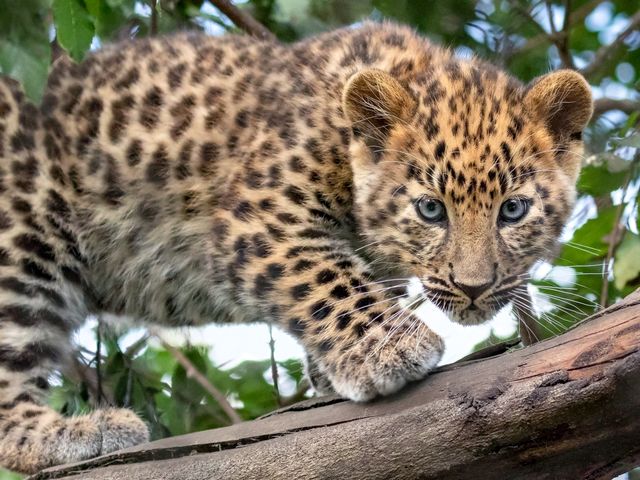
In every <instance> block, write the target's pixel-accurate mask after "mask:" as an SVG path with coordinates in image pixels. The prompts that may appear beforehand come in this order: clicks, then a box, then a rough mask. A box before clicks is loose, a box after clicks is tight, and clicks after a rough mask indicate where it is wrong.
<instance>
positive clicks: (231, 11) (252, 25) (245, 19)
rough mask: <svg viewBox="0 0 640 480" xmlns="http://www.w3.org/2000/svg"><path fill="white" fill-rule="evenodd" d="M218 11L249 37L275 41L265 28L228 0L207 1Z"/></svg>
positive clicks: (273, 36)
mask: <svg viewBox="0 0 640 480" xmlns="http://www.w3.org/2000/svg"><path fill="white" fill-rule="evenodd" d="M209 1H210V2H211V3H212V4H213V5H214V6H215V7H216V8H217V9H218V10H220V11H221V12H222V13H224V14H225V15H226V16H227V18H229V20H231V21H232V22H233V23H234V24H235V25H236V26H237V27H238V28H240V29H242V30H244V31H245V32H247V33H248V34H249V35H253V36H254V37H258V38H261V39H263V40H274V41H277V38H276V36H275V35H274V34H273V33H271V32H270V31H269V29H268V28H267V27H265V26H264V25H262V24H261V23H260V22H258V21H257V20H256V19H255V18H253V17H252V16H251V15H249V14H248V13H247V12H244V11H242V10H240V9H239V8H238V7H236V6H235V5H234V4H233V3H232V2H230V1H229V0H209Z"/></svg>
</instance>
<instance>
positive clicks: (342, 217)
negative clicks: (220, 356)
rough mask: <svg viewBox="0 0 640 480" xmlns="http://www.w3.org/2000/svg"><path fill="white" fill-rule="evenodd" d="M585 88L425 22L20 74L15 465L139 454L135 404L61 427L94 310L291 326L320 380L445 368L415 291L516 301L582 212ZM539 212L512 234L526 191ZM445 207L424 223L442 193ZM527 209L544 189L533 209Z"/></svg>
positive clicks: (456, 310)
mask: <svg viewBox="0 0 640 480" xmlns="http://www.w3.org/2000/svg"><path fill="white" fill-rule="evenodd" d="M590 115H591V97H590V94H589V90H588V86H587V84H586V82H585V81H584V80H583V79H582V78H581V77H580V76H579V75H578V74H576V73H573V72H567V71H564V72H556V73H553V74H550V75H547V76H545V77H542V78H541V79H539V80H538V81H536V82H534V83H533V84H532V85H529V86H524V85H522V84H520V83H519V82H518V81H516V80H514V79H512V78H510V77H508V76H507V75H506V74H505V73H503V72H501V71H499V70H497V69H495V68H494V67H492V66H490V65H487V64H485V63H482V62H480V61H477V60H471V61H462V60H458V59H456V58H455V57H453V56H452V54H451V53H450V52H448V51H446V50H443V49H441V48H439V47H436V46H433V45H432V44H430V43H428V42H427V41H426V40H424V39H423V38H421V37H419V36H417V35H416V34H415V33H414V32H412V31H411V30H409V29H407V28H404V27H400V26H395V25H392V24H382V25H378V24H364V25H362V26H360V27H358V28H349V29H344V30H338V31H335V32H331V33H327V34H323V35H320V36H318V37H315V38H312V39H309V40H306V41H303V42H301V43H298V44H295V45H293V46H282V45H275V44H273V43H269V42H261V41H258V40H255V39H252V38H248V37H241V36H228V37H224V38H211V37H206V36H202V35H200V34H180V35H176V36H171V37H166V38H154V39H144V40H137V41H133V42H129V43H124V44H120V45H115V46H110V47H106V48H105V49H104V50H103V51H101V52H98V53H96V54H93V55H91V56H90V57H89V58H88V59H87V60H85V61H84V62H83V63H81V64H79V65H77V64H73V63H72V62H70V61H68V60H65V59H62V60H60V61H58V63H57V64H56V65H55V67H54V69H53V72H52V73H51V76H50V79H49V84H48V87H47V91H46V93H45V96H44V100H43V103H42V107H41V109H40V111H37V110H36V108H35V107H33V106H32V105H31V104H29V103H28V102H26V101H25V100H24V99H23V96H22V93H21V92H20V91H19V90H18V89H17V88H16V86H15V85H14V84H13V83H11V82H10V81H8V80H3V81H2V83H0V157H1V158H2V163H1V165H0V240H1V243H0V432H1V434H0V463H2V465H4V466H7V467H9V468H12V469H17V470H21V471H26V472H32V471H35V470H37V469H40V468H42V467H46V466H49V465H53V464H56V463H62V462H67V461H75V460H80V459H83V458H88V457H92V456H95V455H99V454H101V453H106V452H108V451H111V450H113V449H116V448H121V447H124V446H127V445H132V444H135V443H139V442H141V441H143V440H144V439H145V438H147V430H146V427H145V426H144V424H143V423H142V422H141V421H140V420H138V419H137V417H135V416H134V415H133V414H132V413H130V412H127V411H126V410H100V411H97V412H95V413H92V414H90V415H87V416H81V417H76V418H63V417H61V416H60V415H59V414H57V413H55V412H53V411H52V410H51V409H49V408H48V407H46V406H44V404H43V398H44V397H45V394H46V389H47V386H48V382H47V378H48V375H49V372H50V371H51V370H52V369H55V368H56V367H58V366H59V365H61V364H62V363H63V362H64V361H65V360H66V359H68V358H69V355H70V352H69V335H70V333H71V332H72V331H73V330H74V329H75V328H77V327H78V325H80V324H81V322H82V321H83V320H84V318H85V317H86V316H87V315H88V314H91V313H99V312H108V313H111V314H115V315H121V316H127V317H132V318H137V319H139V320H141V321H144V322H148V323H156V324H162V325H173V326H176V325H177V326H183V325H184V326H187V325H200V324H203V323H206V322H209V321H212V320H215V321H219V322H251V321H256V320H267V321H271V322H274V323H276V324H278V325H281V326H282V327H283V328H285V329H286V330H288V331H289V332H290V333H291V334H292V335H294V336H295V337H296V338H298V339H299V340H300V342H301V343H302V344H303V345H304V347H305V348H306V350H307V352H308V355H309V358H310V360H309V372H310V375H311V377H312V379H313V380H314V382H316V383H317V384H318V385H319V386H321V387H322V389H323V390H329V389H334V390H335V391H337V392H338V393H339V394H341V395H343V396H346V397H349V398H351V399H354V400H368V399H370V398H373V397H375V396H376V395H381V394H382V395H384V394H389V393H392V392H394V391H396V390H398V389H399V388H400V387H402V386H403V385H404V384H405V383H406V382H407V381H411V380H415V379H419V378H421V377H423V376H424V375H425V374H426V373H427V372H428V370H429V369H431V368H432V367H433V366H434V365H435V364H436V363H437V362H438V359H439V358H440V355H441V352H442V349H443V346H442V342H441V340H440V338H439V337H437V336H436V335H435V334H434V333H433V332H431V331H430V330H429V329H428V328H427V327H426V326H425V325H424V324H422V323H421V322H419V321H416V320H415V319H414V318H413V317H412V316H411V314H410V312H408V311H403V310H402V309H401V307H400V305H399V304H398V298H399V297H401V296H402V295H403V294H404V290H403V288H402V287H403V285H404V284H402V283H401V282H397V281H394V280H393V279H394V278H408V277H410V276H417V277H419V278H420V280H421V281H422V284H423V286H424V289H425V295H426V296H427V297H428V298H430V299H431V300H432V301H433V302H434V303H436V304H437V305H439V306H441V307H442V308H444V309H446V310H448V311H450V312H451V314H452V317H453V318H454V319H455V320H457V321H459V322H462V323H467V324H470V323H478V322H481V321H484V320H486V319H487V318H488V317H489V316H490V315H491V313H492V312H493V311H495V310H496V309H498V308H500V307H501V306H502V305H504V304H505V303H507V302H508V301H509V298H510V294H511V293H512V292H513V289H514V288H516V287H517V286H518V285H519V284H520V283H521V282H522V274H524V273H525V272H526V271H527V269H528V268H529V267H530V266H531V264H532V263H533V262H534V261H535V260H536V259H538V258H541V257H547V256H549V255H551V254H552V253H553V250H554V246H555V242H556V238H557V236H558V234H559V233H560V231H561V229H562V226H563V223H564V221H565V219H566V218H567V215H568V213H569V211H570V209H571V206H572V202H573V200H574V196H575V189H574V184H575V180H576V176H577V173H578V170H579V164H580V150H581V148H582V144H581V141H580V132H581V130H582V128H583V127H584V125H585V124H586V123H587V121H588V120H589V117H590ZM513 197H517V198H522V199H526V202H527V205H528V208H529V212H528V214H527V215H526V216H525V217H524V218H522V219H521V220H520V221H518V222H516V223H509V224H507V223H504V222H502V221H501V220H500V217H499V212H500V207H501V205H502V203H503V202H504V201H505V200H507V199H509V198H513ZM424 198H430V199H435V200H437V201H438V202H441V205H442V206H443V207H444V208H445V209H446V216H445V218H444V220H440V221H438V222H429V221H425V219H424V218H421V217H420V215H419V213H418V212H419V209H418V208H417V205H418V204H419V203H420V201H421V199H424ZM523 201H524V200H523Z"/></svg>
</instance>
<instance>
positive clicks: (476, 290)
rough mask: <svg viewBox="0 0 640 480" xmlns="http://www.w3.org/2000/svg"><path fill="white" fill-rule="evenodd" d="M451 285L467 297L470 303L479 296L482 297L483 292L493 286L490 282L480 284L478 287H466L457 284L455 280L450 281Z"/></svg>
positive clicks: (463, 284)
mask: <svg viewBox="0 0 640 480" xmlns="http://www.w3.org/2000/svg"><path fill="white" fill-rule="evenodd" d="M451 280H452V282H453V284H454V285H455V286H456V287H458V288H459V289H460V290H462V291H463V292H464V293H465V295H466V296H467V297H469V299H470V300H471V301H473V300H475V299H476V298H478V297H479V296H480V295H482V294H483V293H484V292H486V291H487V290H488V289H489V287H491V285H493V281H491V282H486V283H482V284H480V285H468V284H465V283H458V282H456V281H455V280H453V279H451Z"/></svg>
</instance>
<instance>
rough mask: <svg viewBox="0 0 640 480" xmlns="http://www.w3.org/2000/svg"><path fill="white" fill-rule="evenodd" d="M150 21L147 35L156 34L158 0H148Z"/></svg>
mask: <svg viewBox="0 0 640 480" xmlns="http://www.w3.org/2000/svg"><path fill="white" fill-rule="evenodd" d="M149 6H150V7H151V21H150V23H149V35H152V36H153V35H157V34H158V0H150V2H149Z"/></svg>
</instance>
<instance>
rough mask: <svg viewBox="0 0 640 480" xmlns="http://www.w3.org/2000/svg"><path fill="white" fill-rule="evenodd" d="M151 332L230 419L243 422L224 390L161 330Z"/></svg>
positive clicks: (233, 421)
mask: <svg viewBox="0 0 640 480" xmlns="http://www.w3.org/2000/svg"><path fill="white" fill-rule="evenodd" d="M149 333H151V335H153V336H154V337H156V338H157V339H158V340H159V341H160V343H161V344H162V346H163V347H164V348H165V349H166V350H167V351H168V352H169V353H170V354H171V355H172V356H173V358H175V359H176V361H177V362H178V363H179V364H180V365H182V368H184V369H185V371H186V373H187V377H189V378H193V379H194V380H195V381H196V382H198V383H199V384H200V386H201V387H202V388H204V389H205V391H206V392H207V393H209V395H211V396H212V397H213V398H214V399H215V400H216V402H218V404H219V405H220V407H221V408H222V410H223V411H224V413H225V414H226V415H227V416H228V417H229V420H231V423H241V422H242V418H240V415H238V412H236V411H235V410H234V409H233V407H232V406H231V404H230V403H229V401H228V400H227V397H225V396H224V395H223V394H222V392H220V390H218V389H217V388H216V387H215V386H213V385H212V384H211V382H210V381H209V379H208V378H207V377H206V376H204V374H203V373H202V372H200V370H198V369H197V368H196V367H195V365H193V363H191V361H190V360H189V359H188V358H187V357H186V356H185V355H184V354H183V353H182V352H181V351H180V350H179V349H177V348H176V347H174V346H173V345H170V344H168V343H167V342H166V341H165V340H164V339H163V338H162V335H160V333H159V332H157V331H155V330H151V329H150V330H149Z"/></svg>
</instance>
